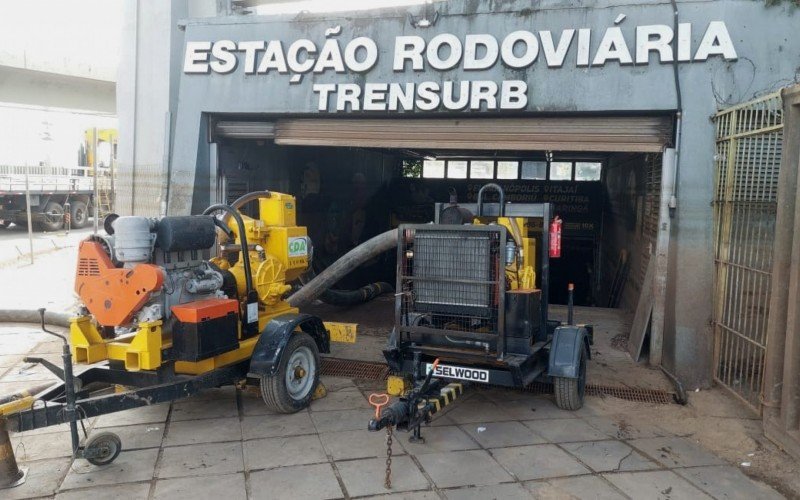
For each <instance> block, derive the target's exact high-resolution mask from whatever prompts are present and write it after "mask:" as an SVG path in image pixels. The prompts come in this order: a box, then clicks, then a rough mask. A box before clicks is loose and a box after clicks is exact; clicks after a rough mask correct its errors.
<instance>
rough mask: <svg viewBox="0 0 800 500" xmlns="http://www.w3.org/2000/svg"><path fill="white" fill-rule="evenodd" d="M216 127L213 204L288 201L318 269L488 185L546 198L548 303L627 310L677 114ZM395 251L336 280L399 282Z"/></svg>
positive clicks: (526, 197) (654, 222)
mask: <svg viewBox="0 0 800 500" xmlns="http://www.w3.org/2000/svg"><path fill="white" fill-rule="evenodd" d="M210 130H211V131H212V137H211V141H212V143H213V144H214V148H213V151H215V152H216V153H215V159H216V165H215V166H214V167H212V174H211V175H212V182H211V184H212V185H211V190H212V193H211V197H212V200H214V201H222V202H231V201H233V200H235V199H236V198H238V197H239V196H241V195H242V194H244V193H246V192H250V191H254V190H262V189H267V190H275V191H280V192H285V193H291V194H293V195H295V196H296V197H297V204H298V219H299V220H298V223H299V224H302V225H304V226H307V227H308V230H309V235H310V237H311V240H312V242H313V244H314V268H315V270H316V271H317V272H319V271H321V270H322V269H324V268H325V267H326V266H327V265H329V264H330V263H332V262H334V261H335V260H336V259H337V258H338V257H340V256H342V255H343V254H344V253H346V252H347V251H349V250H350V249H352V248H353V247H355V246H357V245H358V244H360V243H363V242H364V241H366V240H368V239H369V238H371V237H372V236H375V235H377V234H380V233H382V232H384V231H386V230H388V229H391V228H394V227H397V226H398V225H399V224H403V223H426V222H430V221H433V219H434V203H435V202H447V201H448V200H449V198H450V193H451V192H455V193H456V194H457V196H458V201H459V202H475V201H476V196H477V192H478V190H479V189H480V187H481V186H482V185H484V184H486V183H488V182H495V183H497V184H499V185H501V186H502V187H503V189H504V191H505V197H506V201H510V202H512V203H541V202H549V203H551V204H552V205H553V213H554V215H557V216H559V217H560V218H561V219H562V220H563V226H562V228H563V229H562V231H563V232H562V253H561V257H560V258H557V259H551V261H550V266H551V267H550V303H554V304H559V303H562V304H563V303H565V302H566V300H567V285H568V283H573V284H574V285H575V290H576V292H575V303H576V304H577V305H585V306H599V307H614V308H616V307H621V308H625V309H629V310H630V309H633V308H635V306H636V301H637V300H638V296H639V292H640V289H641V286H642V282H643V280H644V275H645V270H646V267H647V263H648V261H649V258H650V255H651V254H652V253H653V252H654V250H655V237H656V229H657V226H658V217H659V199H660V185H661V182H660V180H661V158H662V152H663V149H664V147H665V146H667V145H669V144H670V143H671V139H672V135H673V118H672V116H665V115H660V116H614V117H599V116H587V117H539V118H430V119H420V118H393V119H372V118H319V119H317V118H278V119H274V118H273V119H268V118H265V119H261V118H260V117H259V119H253V118H252V117H236V116H213V117H211V123H210ZM489 201H494V200H491V199H490V200H489ZM249 209H251V210H256V209H257V207H255V206H253V207H249ZM254 215H255V214H254ZM546 229H547V228H542V227H541V226H538V227H536V226H534V227H533V228H532V229H531V230H532V231H533V232H534V235H533V236H534V237H536V233H540V232H541V231H542V230H546ZM395 257H396V256H395V254H394V252H387V253H386V254H384V255H383V256H381V257H379V258H377V259H376V260H375V261H373V262H370V263H368V264H367V265H365V266H363V267H362V268H360V269H359V270H358V271H357V272H354V273H352V274H351V275H349V276H348V277H347V278H346V279H345V280H343V281H342V282H340V283H339V284H338V285H337V286H338V287H341V288H343V289H354V288H358V287H361V286H364V285H366V284H369V283H373V282H378V281H385V282H388V283H391V284H394V282H395Z"/></svg>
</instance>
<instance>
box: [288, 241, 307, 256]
mask: <svg viewBox="0 0 800 500" xmlns="http://www.w3.org/2000/svg"><path fill="white" fill-rule="evenodd" d="M306 255H308V242H307V241H306V239H305V238H303V237H299V238H289V257H305V256H306Z"/></svg>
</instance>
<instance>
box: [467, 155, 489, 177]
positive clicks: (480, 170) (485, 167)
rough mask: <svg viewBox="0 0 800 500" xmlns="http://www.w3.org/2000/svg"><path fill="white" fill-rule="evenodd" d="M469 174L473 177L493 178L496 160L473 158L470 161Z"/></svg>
mask: <svg viewBox="0 0 800 500" xmlns="http://www.w3.org/2000/svg"><path fill="white" fill-rule="evenodd" d="M469 176H470V177H471V178H473V179H493V178H494V161H490V160H473V161H471V162H469Z"/></svg>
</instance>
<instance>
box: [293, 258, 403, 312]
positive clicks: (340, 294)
mask: <svg viewBox="0 0 800 500" xmlns="http://www.w3.org/2000/svg"><path fill="white" fill-rule="evenodd" d="M316 277H317V274H316V272H315V271H314V269H313V267H312V268H309V271H308V272H307V273H306V274H304V275H303V276H301V277H300V283H301V284H302V285H303V286H305V285H307V284H308V283H309V282H310V281H311V280H312V279H313V278H316ZM390 292H394V287H393V286H392V285H390V284H389V283H386V282H384V281H378V282H375V283H370V284H369V285H365V286H362V287H361V288H358V289H356V290H337V289H334V288H329V289H328V290H325V291H324V292H322V293H321V294H320V295H319V297H318V298H319V300H321V301H322V302H325V303H326V304H330V305H332V306H342V307H347V306H354V305H358V304H363V303H365V302H369V301H370V300H372V299H374V298H375V297H379V296H381V295H383V294H384V293H390Z"/></svg>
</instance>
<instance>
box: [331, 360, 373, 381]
mask: <svg viewBox="0 0 800 500" xmlns="http://www.w3.org/2000/svg"><path fill="white" fill-rule="evenodd" d="M322 374H323V375H328V376H331V377H345V378H354V379H362V380H386V377H387V376H388V375H389V367H388V366H386V365H385V364H383V363H370V362H367V361H353V360H351V359H339V358H322Z"/></svg>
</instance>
